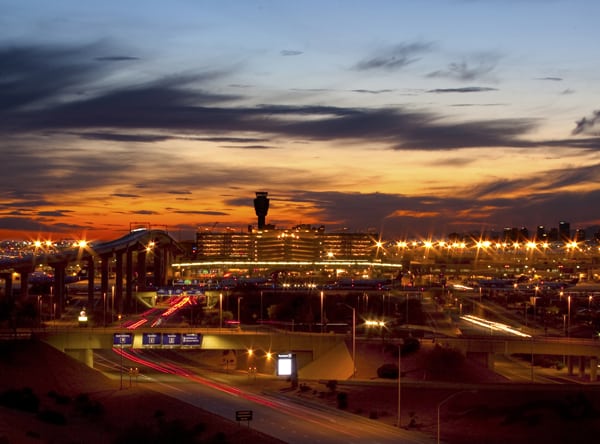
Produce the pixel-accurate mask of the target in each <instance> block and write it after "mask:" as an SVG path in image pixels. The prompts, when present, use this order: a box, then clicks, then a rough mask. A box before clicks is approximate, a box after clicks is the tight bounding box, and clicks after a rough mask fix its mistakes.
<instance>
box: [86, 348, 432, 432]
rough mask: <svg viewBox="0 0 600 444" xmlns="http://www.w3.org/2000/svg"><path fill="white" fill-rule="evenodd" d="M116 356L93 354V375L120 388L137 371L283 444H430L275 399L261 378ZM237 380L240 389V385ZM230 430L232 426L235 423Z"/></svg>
mask: <svg viewBox="0 0 600 444" xmlns="http://www.w3.org/2000/svg"><path fill="white" fill-rule="evenodd" d="M118 352H119V350H116V351H115V352H111V351H103V352H98V353H96V356H95V362H96V367H97V368H98V369H99V370H101V371H103V372H104V373H106V374H108V375H109V376H111V377H112V378H120V377H122V378H123V379H122V381H123V384H124V386H125V387H127V386H128V384H129V369H130V368H134V367H137V368H139V369H140V372H139V376H138V377H137V383H138V384H143V385H144V386H145V387H147V388H148V389H150V390H154V391H156V392H158V393H162V394H164V395H167V396H170V397H173V398H176V399H179V400H181V401H183V402H186V403H188V404H191V405H194V406H196V407H199V408H201V409H204V410H207V411H209V412H211V413H214V414H217V415H219V416H222V417H224V418H226V419H230V420H232V421H235V412H236V411H237V410H252V412H253V419H252V421H251V422H250V423H249V424H248V426H250V427H252V428H254V429H257V430H259V431H261V432H262V433H265V434H268V435H270V436H273V437H275V438H278V439H280V440H282V441H284V442H286V443H289V444H305V443H319V444H358V443H365V442H369V443H374V444H377V443H381V444H385V443H390V444H391V443H398V442H402V443H419V444H425V443H428V444H431V443H433V442H434V440H432V439H430V438H429V437H427V436H425V435H423V434H421V433H419V432H417V431H408V430H404V429H398V428H395V427H391V426H387V425H384V424H380V423H378V422H376V421H373V420H370V419H367V418H364V417H361V416H358V415H353V414H351V413H348V412H345V411H343V410H338V409H332V408H329V407H326V406H322V405H319V406H317V405H315V404H312V403H300V400H298V401H292V400H290V399H289V398H288V397H283V396H278V392H271V393H269V392H265V391H264V389H263V384H262V383H261V381H260V379H261V378H262V376H261V375H258V380H256V379H255V381H256V384H255V385H254V384H250V385H248V375H245V374H240V373H239V372H236V373H233V372H232V373H230V374H227V373H214V372H207V371H202V370H200V371H198V370H197V369H195V371H192V370H191V365H190V364H189V363H185V362H181V361H179V360H175V359H173V358H171V357H169V358H167V357H165V356H164V355H162V354H161V355H158V354H154V353H152V352H146V351H144V352H140V351H138V352H137V353H136V354H135V356H131V355H128V354H126V355H123V356H121V355H119V354H118ZM130 358H131V359H130ZM270 379H271V380H272V379H273V378H272V377H270ZM242 380H245V384H244V383H240V381H242ZM133 383H136V382H135V381H134V382H133ZM242 425H243V426H246V424H242ZM232 426H233V427H237V425H236V424H235V422H232Z"/></svg>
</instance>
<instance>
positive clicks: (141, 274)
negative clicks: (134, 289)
mask: <svg viewBox="0 0 600 444" xmlns="http://www.w3.org/2000/svg"><path fill="white" fill-rule="evenodd" d="M147 256H148V255H147V253H146V250H141V251H138V254H137V263H136V272H137V286H138V290H145V289H146V257H147Z"/></svg>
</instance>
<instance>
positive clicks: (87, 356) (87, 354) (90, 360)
mask: <svg viewBox="0 0 600 444" xmlns="http://www.w3.org/2000/svg"><path fill="white" fill-rule="evenodd" d="M65 354H66V355H69V356H70V357H72V358H74V359H77V360H78V361H79V362H83V363H84V364H85V365H87V366H88V367H91V368H94V351H93V350H92V349H91V348H82V349H68V350H65Z"/></svg>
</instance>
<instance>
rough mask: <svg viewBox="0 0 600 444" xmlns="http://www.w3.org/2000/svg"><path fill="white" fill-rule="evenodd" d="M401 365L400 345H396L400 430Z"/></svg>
mask: <svg viewBox="0 0 600 444" xmlns="http://www.w3.org/2000/svg"><path fill="white" fill-rule="evenodd" d="M401 363H402V345H401V344H398V420H397V422H398V424H397V425H398V428H400V387H401V385H402V384H401V382H400V377H401V376H402V370H401V367H400V364H401Z"/></svg>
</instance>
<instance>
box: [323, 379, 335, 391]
mask: <svg viewBox="0 0 600 444" xmlns="http://www.w3.org/2000/svg"><path fill="white" fill-rule="evenodd" d="M337 385H338V382H337V381H336V380H335V379H331V380H329V381H327V384H326V385H325V386H326V387H327V388H328V389H329V390H330V391H331V392H335V390H336V389H337Z"/></svg>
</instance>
